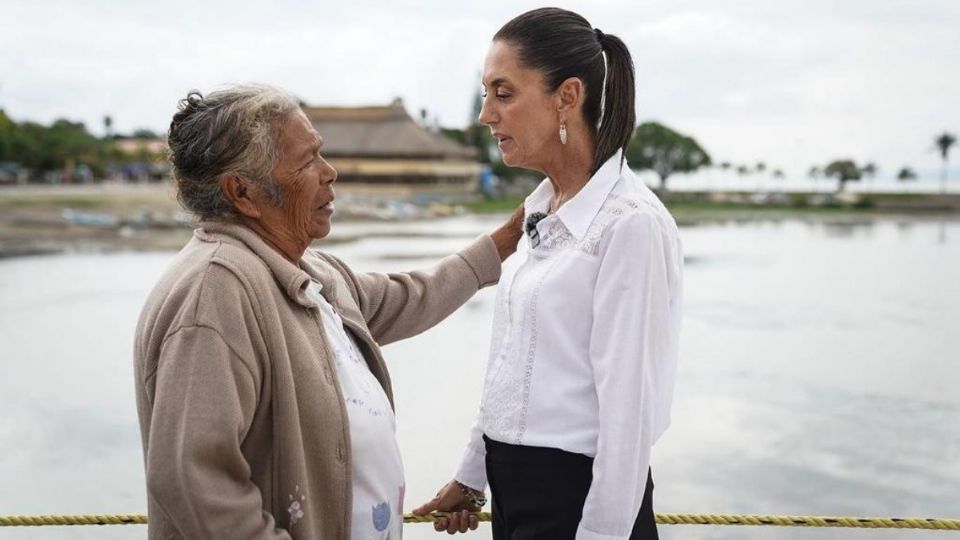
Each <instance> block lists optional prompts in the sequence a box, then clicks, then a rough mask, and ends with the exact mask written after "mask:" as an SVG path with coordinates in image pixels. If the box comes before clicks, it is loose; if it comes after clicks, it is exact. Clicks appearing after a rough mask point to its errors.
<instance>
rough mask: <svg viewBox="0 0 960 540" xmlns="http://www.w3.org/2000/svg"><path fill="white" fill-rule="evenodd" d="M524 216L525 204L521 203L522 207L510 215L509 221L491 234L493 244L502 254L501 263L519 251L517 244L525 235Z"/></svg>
mask: <svg viewBox="0 0 960 540" xmlns="http://www.w3.org/2000/svg"><path fill="white" fill-rule="evenodd" d="M523 216H524V209H523V203H520V206H518V207H517V209H516V210H514V211H513V213H512V214H510V217H509V218H507V221H506V222H504V224H503V225H501V226H500V227H498V228H497V230H495V231H493V233H492V234H490V237H491V238H493V243H494V244H496V245H497V253H499V254H500V260H501V261H504V260H506V258H507V257H509V256H510V255H513V252H514V251H516V250H517V242H519V241H520V236H521V235H523Z"/></svg>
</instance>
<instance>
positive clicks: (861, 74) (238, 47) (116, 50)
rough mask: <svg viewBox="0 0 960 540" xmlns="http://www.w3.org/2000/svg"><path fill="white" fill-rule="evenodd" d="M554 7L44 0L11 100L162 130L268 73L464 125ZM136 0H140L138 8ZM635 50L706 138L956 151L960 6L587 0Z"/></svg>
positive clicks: (891, 160) (303, 86)
mask: <svg viewBox="0 0 960 540" xmlns="http://www.w3.org/2000/svg"><path fill="white" fill-rule="evenodd" d="M538 5H539V4H537V3H534V2H526V1H524V2H519V3H501V4H483V5H481V4H476V3H469V4H462V3H452V2H440V1H439V0H420V1H416V2H403V3H390V4H383V3H381V2H373V1H371V0H359V1H357V2H352V3H350V4H349V5H348V4H346V3H343V4H337V5H330V4H326V5H324V4H321V3H316V2H302V1H293V0H281V1H279V2H276V3H273V4H272V5H271V7H269V8H266V7H265V5H264V4H236V3H229V2H226V1H225V0H213V1H208V2H203V3H196V2H188V1H185V0H176V1H173V2H165V3H155V2H144V1H137V2H129V3H123V4H121V3H119V2H117V1H111V0H88V1H86V2H82V3H81V2H68V1H65V0H34V1H31V2H19V3H14V4H13V5H10V6H5V8H4V9H5V13H4V17H3V19H2V20H0V107H3V108H4V109H5V110H6V111H7V112H8V114H10V115H11V116H13V117H14V118H15V119H19V120H23V119H33V120H38V121H42V122H50V121H52V120H53V119H55V118H58V117H68V118H72V119H80V120H82V121H84V122H85V123H87V125H88V127H90V128H91V129H92V130H95V131H99V130H101V129H102V128H101V124H102V118H103V116H104V115H107V114H109V115H111V116H112V117H113V118H114V123H115V126H116V130H117V131H120V132H129V131H131V130H133V129H135V128H137V127H148V128H151V129H154V130H158V131H162V130H163V129H165V126H166V125H167V123H168V122H169V118H170V116H171V114H172V113H173V111H174V108H175V106H176V102H177V100H178V99H180V98H181V97H182V96H183V95H184V94H185V92H186V91H187V90H189V89H192V88H199V89H201V90H209V89H212V88H215V87H217V86H218V85H221V84H223V83H231V82H267V83H271V84H276V85H279V86H283V87H285V88H287V89H289V90H291V91H293V92H294V93H295V94H297V95H299V96H300V97H301V98H302V99H304V100H306V101H307V102H309V103H312V104H343V105H356V104H372V103H387V102H389V101H390V100H392V99H393V98H394V97H398V96H399V97H402V98H404V100H405V103H406V105H407V107H408V110H409V111H410V112H411V114H413V115H417V114H418V113H419V110H420V109H421V108H424V109H427V111H428V113H429V114H430V116H431V117H436V118H438V119H439V121H440V122H441V123H442V124H444V125H450V126H462V125H464V124H465V123H466V122H467V121H468V120H469V117H470V114H471V111H470V107H471V101H472V97H473V93H474V92H475V90H476V88H477V85H478V73H479V70H480V68H481V66H482V63H483V57H484V55H485V53H486V48H487V46H488V44H489V40H490V38H491V36H492V35H493V33H494V32H495V31H496V30H497V29H498V28H499V26H500V25H501V24H503V23H504V22H506V21H507V20H509V19H510V18H511V17H513V16H515V15H517V14H519V13H520V12H522V11H523V10H525V9H529V8H532V7H537V6H538ZM121 6H122V8H121ZM571 8H572V9H574V10H577V11H579V12H581V13H583V14H584V15H585V16H587V17H588V19H590V20H591V22H592V23H593V24H594V25H596V26H597V27H600V28H602V29H604V31H606V32H608V33H613V34H617V35H619V36H621V37H622V38H623V39H624V40H625V41H626V43H627V45H628V46H629V47H630V49H631V51H632V53H633V55H634V61H635V64H636V67H637V74H638V90H637V98H638V101H637V107H638V117H639V118H641V119H643V118H658V119H660V120H662V121H664V122H666V123H668V124H670V125H673V126H675V127H678V128H682V129H683V130H684V131H687V132H688V133H690V134H692V135H694V136H696V137H697V138H698V139H699V140H701V142H703V143H704V144H705V146H706V147H707V148H708V149H709V150H711V152H712V153H713V154H714V155H715V157H717V158H719V159H727V160H733V161H739V160H742V161H750V162H754V161H757V160H764V161H768V162H770V163H772V164H773V163H775V164H776V165H778V166H781V167H785V168H787V169H788V172H789V171H790V170H796V171H797V172H803V171H805V170H806V168H808V167H809V165H810V164H811V163H814V162H822V161H825V160H828V159H832V158H833V157H835V155H834V154H837V155H839V154H844V155H853V156H854V157H855V158H857V159H861V160H872V161H878V162H883V163H881V166H882V167H885V168H888V169H889V168H894V167H899V166H901V165H904V164H911V165H913V166H914V167H916V168H923V167H927V166H931V165H935V164H936V156H935V155H933V154H930V153H929V152H927V150H928V148H927V147H928V146H929V142H930V140H932V136H933V134H934V133H936V132H938V131H942V130H944V129H952V130H954V131H957V130H958V128H960V126H958V124H960V104H958V102H957V100H956V99H955V96H956V95H960V70H958V69H957V67H958V64H960V48H957V47H956V46H955V38H954V35H955V31H956V28H958V27H960V3H957V2H952V1H950V0H940V1H937V0H918V1H916V2H903V1H896V0H878V1H873V2H868V1H866V0H863V1H845V2H835V1H833V0H809V1H804V2H800V1H799V0H793V1H784V2H764V1H761V0H732V1H730V2H724V3H722V4H717V3H715V2H708V1H706V0H676V1H673V2H666V1H642V2H630V1H627V0H603V1H601V2H590V3H587V2H583V1H577V2H573V3H572V4H571Z"/></svg>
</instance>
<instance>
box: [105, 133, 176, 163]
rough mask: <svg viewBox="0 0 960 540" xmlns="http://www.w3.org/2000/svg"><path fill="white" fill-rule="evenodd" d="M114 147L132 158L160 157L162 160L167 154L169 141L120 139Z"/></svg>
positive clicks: (114, 142) (160, 138) (158, 138)
mask: <svg viewBox="0 0 960 540" xmlns="http://www.w3.org/2000/svg"><path fill="white" fill-rule="evenodd" d="M113 147H114V148H116V149H117V150H118V151H120V152H122V153H124V154H128V155H131V156H138V155H149V156H151V157H152V156H160V157H161V158H162V157H163V156H165V155H166V152H167V140H166V139H165V138H162V137H156V138H152V139H138V138H134V137H118V138H117V139H116V140H114V141H113Z"/></svg>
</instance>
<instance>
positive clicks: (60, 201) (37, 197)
mask: <svg viewBox="0 0 960 540" xmlns="http://www.w3.org/2000/svg"><path fill="white" fill-rule="evenodd" d="M816 196H819V197H822V196H823V195H822V194H816ZM761 197H764V198H761ZM842 197H843V198H840V197H835V198H831V199H824V200H825V201H826V204H821V205H817V206H811V205H809V204H808V202H809V201H810V200H811V199H809V198H807V199H802V200H801V199H797V198H793V199H790V198H788V197H786V196H784V195H782V194H772V195H771V194H757V193H746V192H743V193H689V192H685V193H678V192H671V193H668V194H666V196H665V197H663V199H664V200H665V202H666V205H667V207H668V209H669V210H670V212H671V213H672V214H673V216H674V218H675V219H676V220H677V223H678V224H679V225H680V226H682V227H684V226H685V227H691V226H697V225H702V224H711V223H742V222H758V221H760V222H763V221H766V222H781V221H787V220H790V221H797V220H799V221H806V222H818V223H832V224H838V225H843V224H862V223H866V222H872V221H877V220H898V221H916V220H938V221H942V220H950V221H952V220H958V219H960V196H958V195H944V196H940V195H935V196H934V195H915V194H898V195H890V194H888V195H876V194H871V195H870V196H869V199H864V197H863V196H862V195H859V194H858V195H849V194H844V195H843V196H842ZM477 198H478V197H477V196H476V195H473V194H470V193H463V194H461V197H460V200H459V201H456V200H450V202H440V201H432V202H420V203H419V204H414V203H412V202H410V201H409V200H403V199H402V198H397V197H396V196H395V195H390V194H377V193H370V192H369V191H359V190H352V189H351V187H350V186H345V187H343V188H340V189H338V197H337V201H338V208H337V211H336V214H335V218H334V219H335V223H336V222H340V223H371V224H373V223H409V222H416V221H423V220H435V219H441V220H442V219H444V218H446V217H451V216H462V215H485V214H506V213H509V212H510V211H512V210H513V209H514V208H516V206H517V205H518V204H519V203H520V201H521V200H522V198H520V197H514V198H508V199H501V200H494V201H483V200H480V201H478V200H477ZM865 201H866V202H867V203H868V204H865ZM457 202H459V203H461V204H457ZM798 202H800V203H803V204H802V205H801V204H798ZM193 228H194V221H193V219H192V218H191V217H190V215H189V214H187V213H186V212H184V211H183V210H182V208H181V207H180V206H179V204H178V203H177V201H176V198H175V196H174V193H173V189H172V186H170V185H168V184H153V185H93V186H35V187H34V186H31V187H25V188H12V189H11V188H7V189H0V260H2V259H9V258H16V257H28V256H38V255H51V254H64V253H111V252H117V251H177V250H179V249H180V248H181V247H183V245H185V244H186V243H187V241H188V240H189V239H190V236H191V235H192V230H193ZM357 239H358V236H357V233H356V232H354V233H350V232H349V231H346V232H344V233H342V234H337V228H336V225H335V226H334V229H333V232H332V234H331V236H330V237H328V238H326V239H324V241H323V242H324V243H326V244H330V243H343V242H351V241H355V240H357Z"/></svg>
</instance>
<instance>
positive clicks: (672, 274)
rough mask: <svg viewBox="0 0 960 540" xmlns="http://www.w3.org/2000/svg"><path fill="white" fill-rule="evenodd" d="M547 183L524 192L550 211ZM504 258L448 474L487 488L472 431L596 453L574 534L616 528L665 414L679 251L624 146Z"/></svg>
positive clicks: (609, 534)
mask: <svg viewBox="0 0 960 540" xmlns="http://www.w3.org/2000/svg"><path fill="white" fill-rule="evenodd" d="M553 193H554V192H553V187H552V185H551V184H550V181H549V179H547V180H544V181H543V182H542V183H541V184H540V186H539V187H538V188H537V189H536V190H534V192H533V193H532V194H530V196H529V197H527V199H526V202H525V203H524V206H525V211H526V214H527V215H528V216H529V215H530V214H532V213H533V212H544V213H546V212H547V211H548V209H549V204H550V199H551V197H552V196H553ZM537 231H538V233H539V237H540V243H539V245H536V246H535V247H533V246H531V242H530V238H529V236H524V237H523V238H522V239H521V240H520V244H519V246H518V249H517V252H516V254H514V255H513V256H512V257H510V258H509V259H508V260H507V261H506V262H505V263H504V266H503V272H502V276H501V278H500V285H499V288H498V290H497V299H496V308H495V313H494V320H493V338H492V342H491V346H490V356H489V361H488V365H487V375H486V382H485V386H484V392H483V400H482V402H481V406H480V413H479V416H478V419H477V423H476V425H475V426H474V429H473V431H472V433H471V438H470V442H469V444H468V446H467V449H466V451H465V452H464V457H463V460H462V462H461V465H460V468H459V470H458V471H457V474H456V475H455V477H456V479H457V480H458V481H460V482H462V483H464V484H466V485H468V486H471V487H474V488H476V489H482V488H484V487H485V486H486V470H485V465H484V456H485V449H484V444H483V440H482V435H483V434H486V435H487V436H488V437H490V438H491V439H494V440H497V441H501V442H505V443H509V444H515V445H528V446H546V447H552V448H559V449H561V450H566V451H568V452H576V453H579V454H585V455H588V456H591V457H594V458H595V459H594V463H593V482H592V484H591V486H590V490H589V492H588V494H587V499H586V501H585V503H584V509H583V516H582V518H581V521H580V526H579V529H578V531H577V536H576V538H577V540H613V539H626V538H628V537H629V535H630V531H631V528H632V526H633V523H634V521H635V519H636V516H637V513H638V512H639V509H640V503H641V501H642V500H643V495H644V489H645V487H646V478H647V469H648V467H649V463H650V452H651V447H652V446H653V444H654V443H655V442H656V441H657V439H658V438H659V437H660V435H661V434H663V432H664V431H665V430H666V428H667V426H668V425H669V423H670V406H671V402H672V400H673V387H674V378H675V374H676V366H677V356H678V350H677V349H678V342H679V330H680V308H681V296H682V290H683V274H682V269H683V253H682V249H681V244H680V239H679V236H678V233H677V226H676V223H675V222H674V220H673V218H672V217H671V216H670V214H669V213H668V212H667V210H666V208H665V207H664V206H663V204H662V203H661V202H660V200H659V199H657V197H656V196H655V195H654V194H653V192H651V191H650V189H649V188H647V187H646V185H644V183H643V182H642V181H640V180H639V179H638V178H637V177H636V175H635V174H634V173H633V171H631V170H630V168H629V167H627V166H626V164H624V166H623V167H622V168H621V157H620V152H618V153H617V154H616V155H614V156H613V157H611V158H610V159H609V160H608V161H607V162H606V163H604V165H603V166H602V167H601V168H600V169H599V170H598V171H597V172H596V174H594V176H593V177H592V178H591V179H590V181H589V182H588V183H587V184H586V185H585V186H584V187H583V188H582V189H581V190H580V192H579V193H577V194H576V195H575V196H574V197H573V198H572V199H570V200H569V201H568V202H567V203H566V204H564V205H563V206H561V207H560V209H559V210H558V211H557V212H556V213H555V214H550V215H548V216H547V217H546V218H544V219H543V220H541V221H540V222H539V223H538V224H537Z"/></svg>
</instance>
